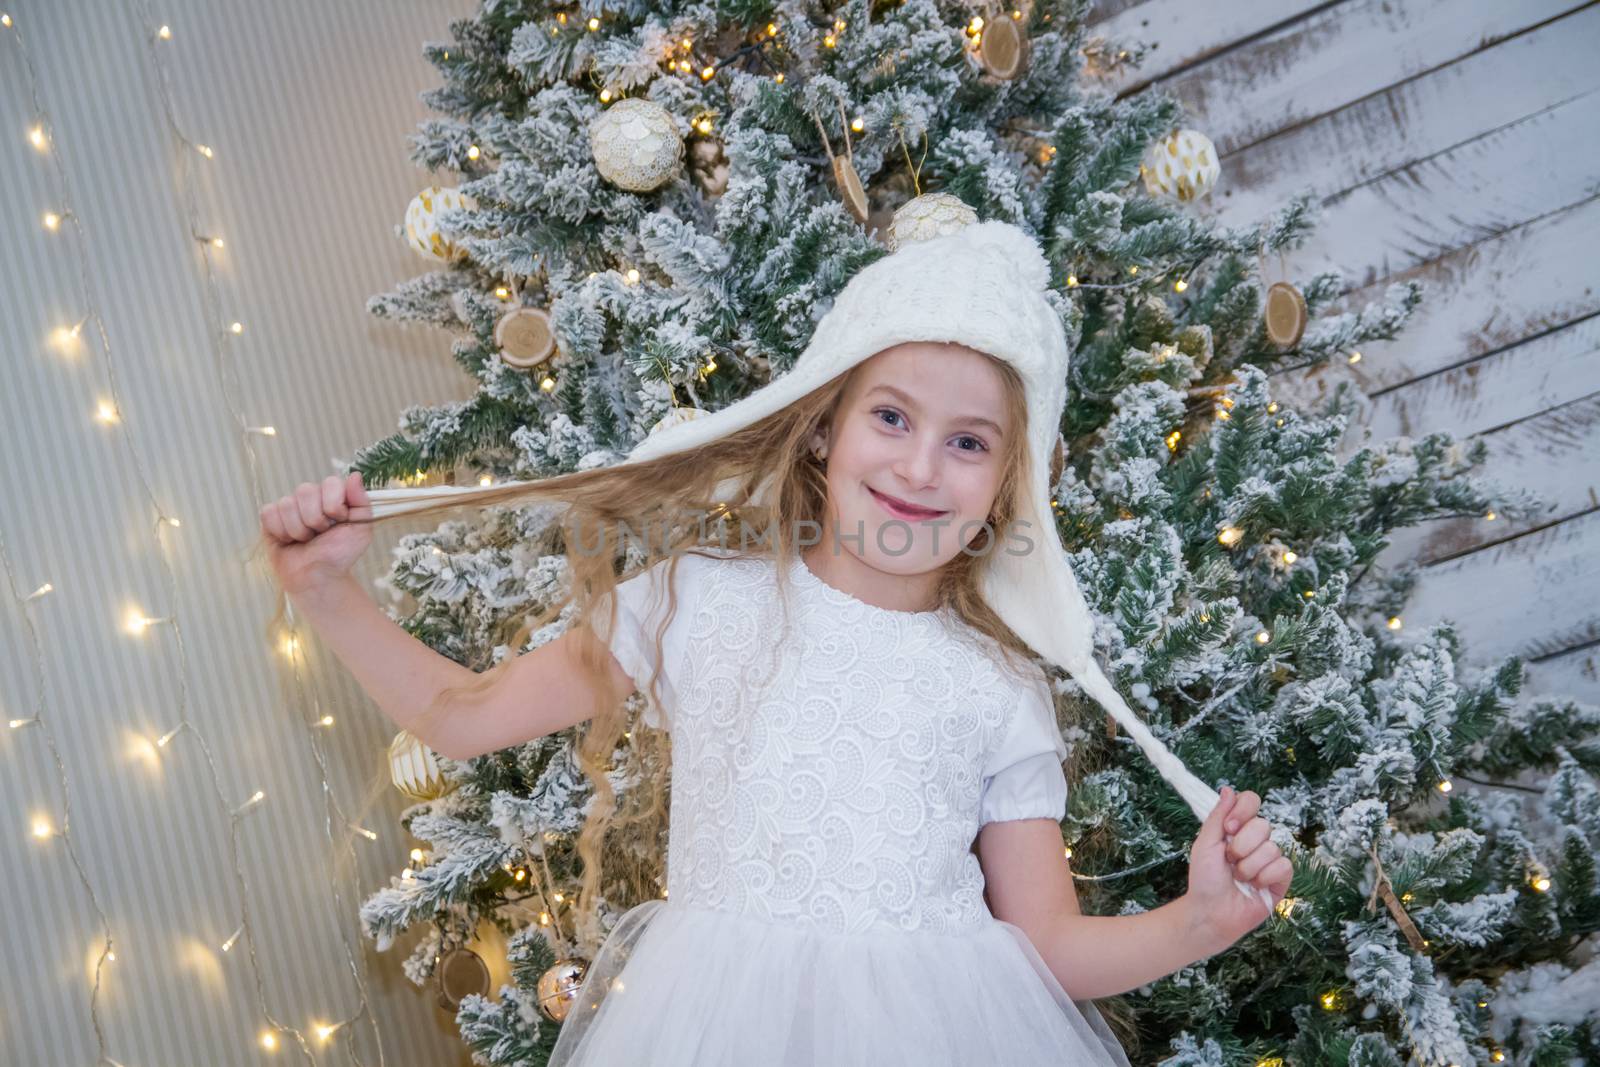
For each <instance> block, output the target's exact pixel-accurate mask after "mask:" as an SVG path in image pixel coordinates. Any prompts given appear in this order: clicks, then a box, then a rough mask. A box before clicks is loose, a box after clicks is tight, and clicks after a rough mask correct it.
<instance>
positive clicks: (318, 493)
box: [294, 482, 333, 533]
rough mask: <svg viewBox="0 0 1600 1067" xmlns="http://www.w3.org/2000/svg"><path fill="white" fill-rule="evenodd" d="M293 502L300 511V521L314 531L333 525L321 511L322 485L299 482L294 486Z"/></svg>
mask: <svg viewBox="0 0 1600 1067" xmlns="http://www.w3.org/2000/svg"><path fill="white" fill-rule="evenodd" d="M294 502H295V506H296V507H297V508H298V509H299V512H300V522H301V523H302V524H303V525H304V526H306V527H307V528H308V529H310V530H312V531H313V532H314V533H321V532H322V531H323V530H326V529H327V528H328V527H329V526H332V525H333V522H332V521H331V520H330V519H329V518H328V516H326V515H324V514H323V513H322V487H321V486H319V485H318V484H317V483H316V482H301V483H300V484H299V485H297V486H295V489H294Z"/></svg>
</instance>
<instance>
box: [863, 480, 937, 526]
mask: <svg viewBox="0 0 1600 1067" xmlns="http://www.w3.org/2000/svg"><path fill="white" fill-rule="evenodd" d="M867 492H869V493H871V494H872V499H874V500H876V501H877V502H878V504H879V505H880V506H882V508H883V510H885V511H887V512H888V513H889V514H891V515H893V516H894V517H895V518H897V519H910V520H916V519H937V518H938V517H939V516H940V515H948V514H949V512H948V511H933V510H931V509H929V508H920V507H917V505H915V504H908V503H906V502H905V501H904V500H901V499H899V498H898V497H892V496H889V495H888V494H887V493H880V492H878V491H877V490H876V489H874V488H872V486H870V485H869V486H867Z"/></svg>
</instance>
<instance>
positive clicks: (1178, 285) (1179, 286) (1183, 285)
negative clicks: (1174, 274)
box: [1172, 278, 1189, 293]
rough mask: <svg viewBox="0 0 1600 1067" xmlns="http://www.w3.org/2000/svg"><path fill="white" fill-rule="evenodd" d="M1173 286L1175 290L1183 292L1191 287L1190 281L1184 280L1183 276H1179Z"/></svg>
mask: <svg viewBox="0 0 1600 1067" xmlns="http://www.w3.org/2000/svg"><path fill="white" fill-rule="evenodd" d="M1172 288H1173V291H1174V292H1179V293H1181V292H1183V291H1184V290H1185V289H1187V288H1189V283H1188V282H1186V281H1184V280H1183V279H1182V278H1179V279H1178V280H1177V281H1175V282H1173V283H1172Z"/></svg>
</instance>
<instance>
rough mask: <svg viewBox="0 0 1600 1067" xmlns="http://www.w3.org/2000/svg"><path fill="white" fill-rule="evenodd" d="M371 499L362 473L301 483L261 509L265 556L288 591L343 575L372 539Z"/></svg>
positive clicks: (312, 586) (354, 472)
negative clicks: (265, 547)
mask: <svg viewBox="0 0 1600 1067" xmlns="http://www.w3.org/2000/svg"><path fill="white" fill-rule="evenodd" d="M371 518H372V501H371V498H370V497H368V496H367V489H366V486H365V485H363V484H362V481H361V472H359V471H351V472H350V473H349V474H348V475H346V476H345V477H343V478H341V477H339V476H338V475H337V474H330V475H329V476H328V477H326V478H324V479H323V480H322V481H321V482H301V483H300V484H299V485H297V486H295V488H294V492H292V493H289V494H287V495H285V496H282V497H280V498H278V499H277V500H274V501H273V502H272V503H270V504H268V505H267V506H266V507H264V508H262V509H261V532H262V534H263V535H264V539H265V541H266V545H267V559H268V562H269V563H271V565H272V570H273V573H274V574H276V575H277V576H278V582H279V584H281V585H282V586H283V590H284V592H286V593H300V592H304V591H306V590H308V589H311V588H314V587H316V586H318V585H321V584H323V583H325V582H328V581H331V580H333V579H336V578H340V577H342V576H343V575H344V574H346V573H347V572H348V571H349V570H350V568H351V567H352V566H354V565H355V562H356V560H358V559H360V558H361V553H363V552H365V551H366V550H367V546H368V545H370V544H371V543H372V523H370V522H360V521H351V520H360V519H371Z"/></svg>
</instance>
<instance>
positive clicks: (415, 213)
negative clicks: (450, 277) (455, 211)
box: [405, 185, 478, 263]
mask: <svg viewBox="0 0 1600 1067" xmlns="http://www.w3.org/2000/svg"><path fill="white" fill-rule="evenodd" d="M477 206H478V205H477V204H475V203H473V200H472V197H470V196H462V195H461V193H460V191H459V190H457V189H453V188H451V187H449V186H438V185H430V186H428V188H426V189H424V190H422V192H420V193H418V194H417V195H416V196H414V197H412V198H411V205H410V206H409V207H407V208H406V222H405V235H406V243H407V244H409V245H410V246H411V247H412V248H414V249H416V250H417V252H418V253H419V254H420V255H424V256H426V257H428V258H429V259H433V260H438V261H439V262H441V263H448V262H449V261H450V260H452V259H455V258H456V257H458V256H459V255H461V249H459V248H457V247H456V246H455V245H454V244H452V243H451V242H449V241H447V240H445V238H444V236H443V235H442V234H440V233H439V225H438V222H439V215H440V214H442V213H443V212H445V211H447V210H450V209H452V208H466V209H467V210H468V211H475V210H476V209H477Z"/></svg>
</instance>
